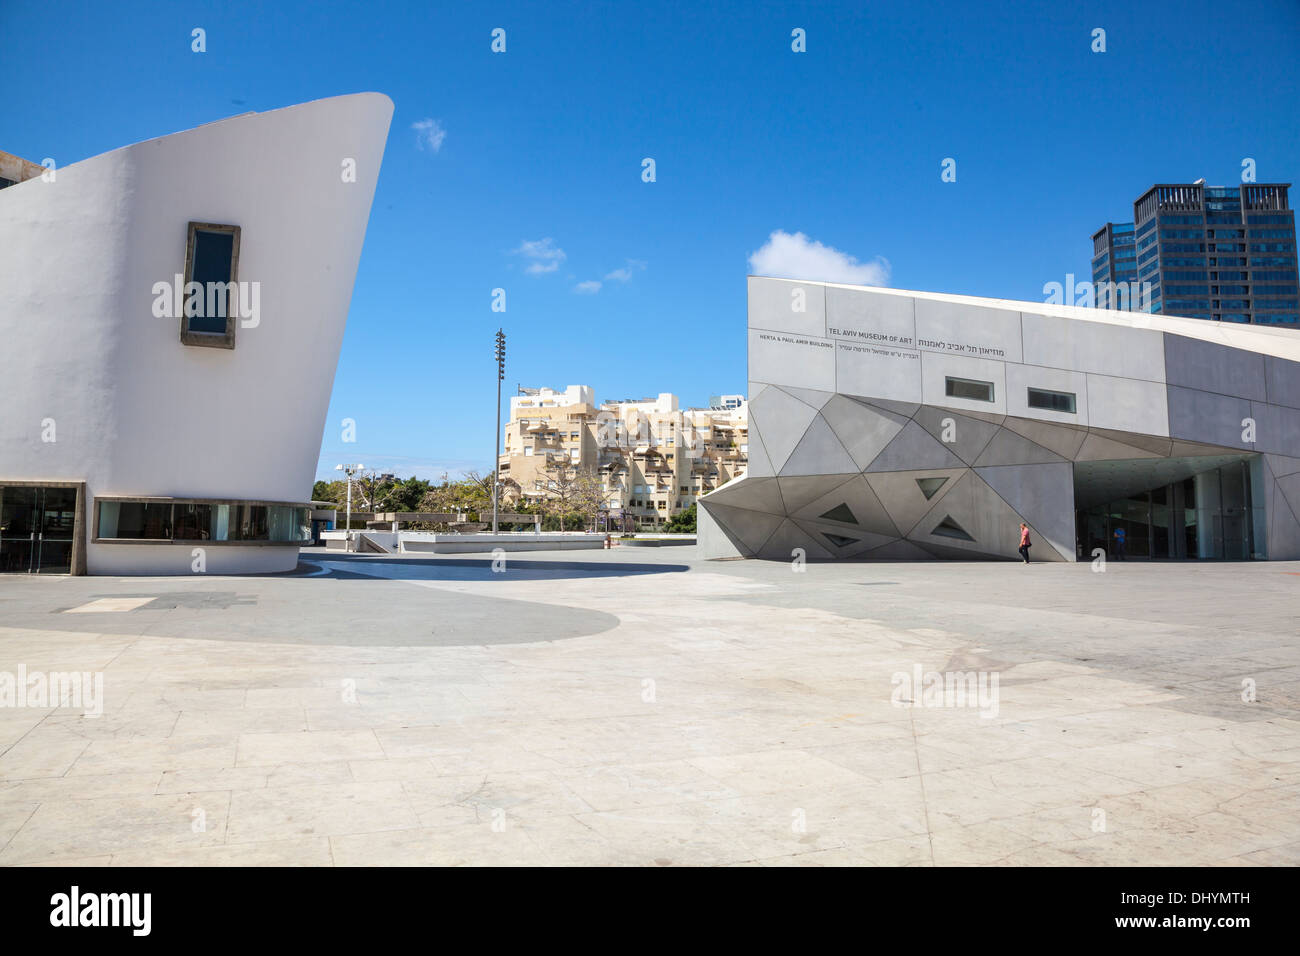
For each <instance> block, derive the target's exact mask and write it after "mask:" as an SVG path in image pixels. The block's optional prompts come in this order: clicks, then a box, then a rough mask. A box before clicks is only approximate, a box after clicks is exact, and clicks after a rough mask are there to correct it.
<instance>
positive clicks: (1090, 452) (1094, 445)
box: [1074, 435, 1164, 461]
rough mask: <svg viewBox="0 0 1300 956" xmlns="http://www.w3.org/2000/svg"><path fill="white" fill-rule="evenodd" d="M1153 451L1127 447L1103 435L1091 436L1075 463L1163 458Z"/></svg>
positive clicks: (1078, 452) (1084, 442) (1079, 452)
mask: <svg viewBox="0 0 1300 956" xmlns="http://www.w3.org/2000/svg"><path fill="white" fill-rule="evenodd" d="M1163 457H1164V455H1157V454H1156V453H1155V452H1153V451H1147V450H1146V449H1143V448H1138V447H1136V446H1135V445H1125V444H1121V443H1120V442H1117V441H1115V440H1114V439H1111V438H1106V437H1104V436H1102V435H1089V436H1088V437H1087V438H1085V439H1084V440H1083V445H1082V446H1081V447H1080V448H1079V450H1078V451H1077V452H1076V453H1075V455H1074V460H1075V461H1128V460H1130V459H1133V458H1163Z"/></svg>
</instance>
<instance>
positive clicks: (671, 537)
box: [618, 534, 695, 548]
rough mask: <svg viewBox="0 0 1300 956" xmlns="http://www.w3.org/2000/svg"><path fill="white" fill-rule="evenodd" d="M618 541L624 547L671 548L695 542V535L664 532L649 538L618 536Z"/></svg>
mask: <svg viewBox="0 0 1300 956" xmlns="http://www.w3.org/2000/svg"><path fill="white" fill-rule="evenodd" d="M618 543H619V544H620V545H622V546H623V547H626V548H671V547H678V546H681V545H689V544H695V535H693V534H665V535H657V536H655V537H651V538H640V537H637V538H620V539H619V542H618Z"/></svg>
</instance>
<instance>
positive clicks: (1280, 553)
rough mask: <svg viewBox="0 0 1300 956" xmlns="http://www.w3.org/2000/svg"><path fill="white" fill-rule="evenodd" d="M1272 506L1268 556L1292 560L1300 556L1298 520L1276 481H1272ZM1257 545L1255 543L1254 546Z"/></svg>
mask: <svg viewBox="0 0 1300 956" xmlns="http://www.w3.org/2000/svg"><path fill="white" fill-rule="evenodd" d="M1272 490H1273V493H1272V495H1271V498H1272V502H1271V505H1272V507H1270V508H1269V511H1270V515H1269V521H1268V542H1267V547H1268V556H1269V559H1270V560H1272V561H1294V560H1296V559H1297V558H1300V522H1298V521H1297V520H1296V513H1295V511H1294V510H1293V509H1292V508H1291V506H1290V505H1289V504H1288V503H1287V500H1286V497H1285V496H1284V495H1283V494H1282V489H1281V488H1279V487H1278V485H1277V482H1274V483H1273V489H1272ZM1258 546H1259V545H1258V544H1256V547H1258Z"/></svg>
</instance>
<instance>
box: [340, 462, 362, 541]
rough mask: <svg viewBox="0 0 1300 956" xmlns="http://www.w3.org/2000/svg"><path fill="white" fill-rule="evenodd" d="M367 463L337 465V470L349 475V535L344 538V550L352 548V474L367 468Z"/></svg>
mask: <svg viewBox="0 0 1300 956" xmlns="http://www.w3.org/2000/svg"><path fill="white" fill-rule="evenodd" d="M365 467H366V466H365V465H335V466H334V470H335V471H341V472H344V473H345V474H346V475H347V476H348V526H347V537H346V538H344V539H343V550H344V551H351V550H352V476H353V475H355V474H356V473H357V472H359V471H361V470H362V469H363V468H365Z"/></svg>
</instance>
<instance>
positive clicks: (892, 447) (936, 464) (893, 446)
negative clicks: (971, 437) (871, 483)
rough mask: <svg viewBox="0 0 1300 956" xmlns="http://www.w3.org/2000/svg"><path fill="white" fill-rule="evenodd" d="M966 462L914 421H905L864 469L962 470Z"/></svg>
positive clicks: (874, 470) (870, 470) (873, 470)
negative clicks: (891, 439)
mask: <svg viewBox="0 0 1300 956" xmlns="http://www.w3.org/2000/svg"><path fill="white" fill-rule="evenodd" d="M964 465H965V462H963V461H962V460H961V459H960V458H958V457H957V456H956V455H954V454H953V453H952V452H951V451H950V450H949V449H948V447H947V446H945V445H943V444H941V443H940V442H939V441H937V440H936V439H935V438H934V436H933V435H931V434H930V433H929V432H927V431H926V430H925V429H924V428H922V427H921V426H920V425H918V424H917V423H916V422H908V423H907V425H906V426H905V427H904V428H903V430H902V431H901V432H899V433H898V437H896V438H895V439H894V440H893V441H891V442H890V443H889V444H888V445H887V446H885V450H884V451H882V452H881V453H880V454H879V455H877V456H876V460H875V461H873V462H872V463H871V466H870V467H869V468H867V469H866V470H867V471H869V472H877V471H918V470H921V469H933V468H961V467H964Z"/></svg>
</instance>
